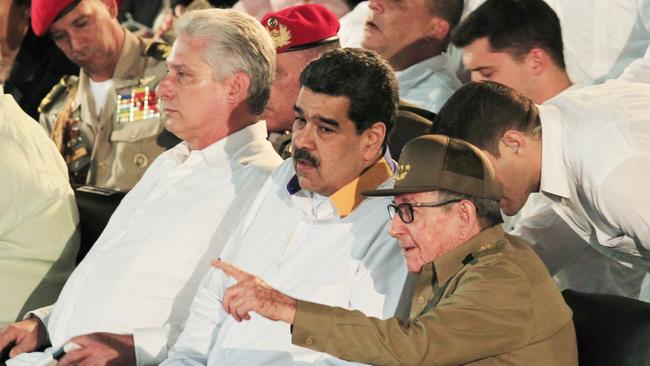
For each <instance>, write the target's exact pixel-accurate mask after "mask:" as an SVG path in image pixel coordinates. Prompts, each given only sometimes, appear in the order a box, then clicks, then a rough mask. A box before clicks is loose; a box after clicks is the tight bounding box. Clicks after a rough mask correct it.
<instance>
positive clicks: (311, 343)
mask: <svg viewBox="0 0 650 366" xmlns="http://www.w3.org/2000/svg"><path fill="white" fill-rule="evenodd" d="M305 344H306V345H308V346H313V345H314V338H312V337H311V336H309V337H307V339H305Z"/></svg>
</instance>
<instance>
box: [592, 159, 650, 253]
mask: <svg viewBox="0 0 650 366" xmlns="http://www.w3.org/2000/svg"><path fill="white" fill-rule="evenodd" d="M648 166H650V155H640V156H636V157H633V158H629V159H626V160H625V161H624V162H622V163H620V164H618V165H617V166H616V167H615V168H614V169H612V170H611V172H610V173H609V174H608V175H607V177H606V178H605V179H604V180H603V181H602V183H601V184H600V186H599V189H598V190H596V191H594V192H593V193H594V194H595V200H594V201H595V202H594V204H595V205H596V209H597V211H598V212H599V213H600V214H601V215H602V216H603V219H604V220H606V222H608V223H609V224H610V225H612V226H614V228H615V229H616V230H618V231H620V232H622V233H623V234H624V235H625V236H627V237H629V238H631V239H632V240H633V241H634V243H635V245H636V247H637V249H639V250H640V251H642V252H643V251H644V250H646V251H647V250H650V190H648V189H647V185H646V184H645V183H644V182H647V180H648V169H647V168H648Z"/></svg>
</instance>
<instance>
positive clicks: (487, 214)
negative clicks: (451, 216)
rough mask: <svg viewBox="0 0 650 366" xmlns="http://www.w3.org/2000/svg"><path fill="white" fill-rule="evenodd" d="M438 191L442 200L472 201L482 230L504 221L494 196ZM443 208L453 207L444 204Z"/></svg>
mask: <svg viewBox="0 0 650 366" xmlns="http://www.w3.org/2000/svg"><path fill="white" fill-rule="evenodd" d="M437 192H438V198H439V199H440V200H444V201H446V200H468V201H470V202H472V204H473V205H474V207H475V208H476V217H477V218H478V221H479V226H480V228H481V230H485V229H487V228H490V227H492V226H494V225H498V224H500V223H502V222H503V217H502V216H501V208H500V207H499V201H498V200H495V199H493V198H483V197H474V196H470V195H467V194H462V193H457V192H452V191H448V190H444V189H441V190H438V191H437ZM443 209H444V210H450V209H451V207H450V206H443Z"/></svg>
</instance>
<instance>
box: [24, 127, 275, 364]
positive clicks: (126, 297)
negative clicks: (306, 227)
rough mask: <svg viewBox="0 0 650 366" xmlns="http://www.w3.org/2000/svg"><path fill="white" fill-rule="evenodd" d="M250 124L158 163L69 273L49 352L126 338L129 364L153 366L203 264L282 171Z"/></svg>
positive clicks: (183, 313)
mask: <svg viewBox="0 0 650 366" xmlns="http://www.w3.org/2000/svg"><path fill="white" fill-rule="evenodd" d="M265 138H266V125H265V123H264V122H258V123H256V124H254V125H251V126H249V127H247V128H244V129H242V130H240V131H238V132H235V133H234V134H232V135H230V136H228V137H226V138H224V139H221V140H220V141H218V142H216V143H214V144H212V145H210V146H208V147H207V148H205V149H203V150H190V149H189V147H188V145H187V144H186V143H181V144H179V145H177V146H176V147H174V148H173V149H171V150H169V151H166V152H164V153H163V154H161V155H160V157H158V158H157V159H156V160H155V162H154V163H153V164H152V166H151V167H150V168H149V170H148V171H147V172H146V173H145V175H144V177H143V178H142V180H140V182H139V183H138V184H137V185H136V186H135V187H134V188H133V190H131V191H130V192H129V193H128V194H127V195H126V197H124V200H123V201H122V203H121V204H120V206H119V207H118V208H117V210H116V211H115V213H114V214H113V216H112V217H111V219H110V221H109V223H108V225H107V226H106V228H105V229H104V232H103V233H102V235H101V236H100V237H99V239H97V242H96V243H95V244H94V245H93V247H92V249H91V250H90V252H89V253H88V255H87V256H86V257H85V259H84V260H83V261H82V263H81V264H80V265H79V266H78V267H77V269H76V270H75V271H74V272H73V274H72V276H71V277H70V279H69V280H68V282H67V283H66V285H65V287H64V289H63V292H62V293H61V296H60V297H59V299H58V301H57V302H56V304H55V305H54V307H53V309H51V311H44V312H39V311H37V312H35V314H36V315H37V316H39V317H41V319H43V320H44V322H46V323H45V324H47V329H48V332H49V335H50V340H51V342H52V345H53V346H54V347H56V346H60V345H62V344H63V343H65V342H66V341H67V340H69V339H70V338H71V337H75V336H78V335H82V334H88V333H92V332H111V333H123V334H133V335H134V341H135V347H136V357H137V361H138V364H140V365H143V364H153V363H156V364H157V363H159V362H160V361H161V360H163V359H164V358H165V357H166V353H167V347H168V345H169V346H171V345H172V344H173V342H174V341H175V339H176V337H177V336H178V333H179V332H180V325H181V324H182V323H183V321H184V320H185V318H186V317H187V314H188V312H189V306H190V304H191V302H192V298H193V297H194V293H195V292H196V289H197V287H198V285H199V283H200V281H201V278H202V277H203V275H204V274H205V272H206V271H207V269H208V267H209V261H210V260H211V259H214V258H216V257H218V256H219V254H220V252H221V249H222V248H223V245H224V244H225V242H226V239H227V238H228V237H229V236H230V234H231V233H232V229H233V228H234V227H235V224H236V223H237V222H238V221H239V220H240V219H241V216H242V215H243V214H244V213H246V212H247V211H248V207H249V206H250V203H251V201H252V199H253V198H254V197H255V195H256V193H257V191H258V190H259V189H260V187H261V185H262V184H263V183H264V181H265V180H266V178H267V177H268V176H269V174H270V172H271V171H272V169H273V168H274V167H276V166H277V165H279V163H280V162H281V160H280V157H279V156H278V155H277V154H276V153H275V152H274V151H273V148H272V147H271V144H270V143H269V142H268V141H266V139H265Z"/></svg>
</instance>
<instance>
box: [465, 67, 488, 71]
mask: <svg viewBox="0 0 650 366" xmlns="http://www.w3.org/2000/svg"><path fill="white" fill-rule="evenodd" d="M489 68H492V66H479V67H476V68H473V69H467V71H469V72H473V71H481V70H485V69H489Z"/></svg>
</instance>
